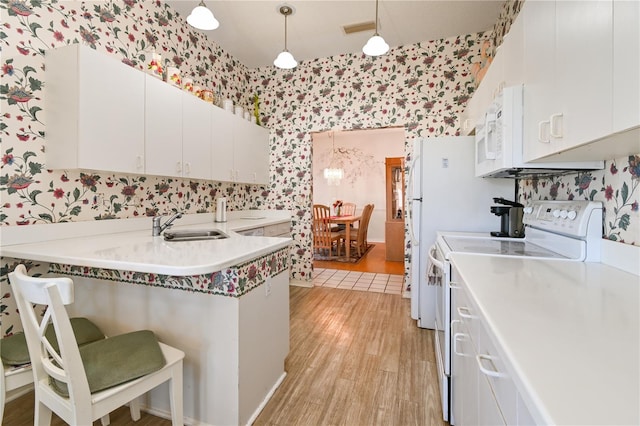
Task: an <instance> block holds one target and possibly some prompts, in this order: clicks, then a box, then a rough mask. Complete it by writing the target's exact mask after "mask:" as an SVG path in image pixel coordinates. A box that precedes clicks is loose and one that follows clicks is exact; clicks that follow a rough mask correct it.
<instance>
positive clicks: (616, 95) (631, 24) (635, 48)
mask: <svg viewBox="0 0 640 426" xmlns="http://www.w3.org/2000/svg"><path fill="white" fill-rule="evenodd" d="M637 126H640V2H638V1H637V0H634V1H626V0H625V1H622V0H618V1H614V2H613V131H614V132H620V131H623V130H626V129H630V128H633V127H637ZM637 145H638V143H637V142H636V146H637ZM636 153H637V152H636Z"/></svg>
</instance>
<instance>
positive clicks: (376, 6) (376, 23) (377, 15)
mask: <svg viewBox="0 0 640 426" xmlns="http://www.w3.org/2000/svg"><path fill="white" fill-rule="evenodd" d="M374 35H379V34H378V0H376V33H375V34H374Z"/></svg>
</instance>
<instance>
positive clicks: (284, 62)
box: [273, 6, 298, 70]
mask: <svg viewBox="0 0 640 426" xmlns="http://www.w3.org/2000/svg"><path fill="white" fill-rule="evenodd" d="M279 11H280V14H281V15H284V50H283V51H282V52H280V54H279V55H278V57H277V58H276V60H275V61H273V65H275V66H276V67H278V68H282V69H285V70H290V69H292V68H295V67H296V66H298V62H297V61H296V60H295V58H294V57H293V55H292V54H291V53H290V52H289V51H288V50H287V16H289V15H292V14H293V9H292V8H291V6H280V9H279Z"/></svg>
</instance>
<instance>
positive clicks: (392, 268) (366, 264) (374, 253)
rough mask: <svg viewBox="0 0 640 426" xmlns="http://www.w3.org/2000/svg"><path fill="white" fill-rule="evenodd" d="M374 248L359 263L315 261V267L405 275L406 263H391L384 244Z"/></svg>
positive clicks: (376, 244)
mask: <svg viewBox="0 0 640 426" xmlns="http://www.w3.org/2000/svg"><path fill="white" fill-rule="evenodd" d="M373 244H374V246H373V248H372V249H371V250H370V251H369V253H367V254H366V255H365V256H364V258H363V259H361V260H360V261H359V262H358V263H344V262H331V261H326V260H314V261H313V267H314V268H319V269H341V270H347V271H360V272H375V273H377V274H397V275H403V274H404V262H389V261H387V260H386V259H385V257H386V246H385V244H384V243H373Z"/></svg>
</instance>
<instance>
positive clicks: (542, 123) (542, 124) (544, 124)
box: [538, 120, 551, 143]
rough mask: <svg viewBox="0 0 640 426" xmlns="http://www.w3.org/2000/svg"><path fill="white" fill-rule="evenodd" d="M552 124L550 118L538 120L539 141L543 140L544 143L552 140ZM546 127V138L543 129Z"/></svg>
mask: <svg viewBox="0 0 640 426" xmlns="http://www.w3.org/2000/svg"><path fill="white" fill-rule="evenodd" d="M550 125H551V122H550V121H549V120H547V121H540V122H538V142H542V143H549V142H551V138H550V137H549V126H550ZM545 127H546V128H547V133H546V138H545V132H544V130H543V129H544V128H545Z"/></svg>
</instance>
